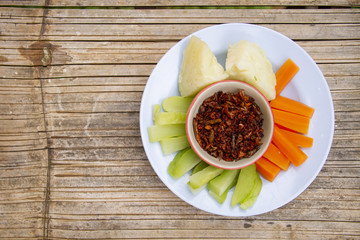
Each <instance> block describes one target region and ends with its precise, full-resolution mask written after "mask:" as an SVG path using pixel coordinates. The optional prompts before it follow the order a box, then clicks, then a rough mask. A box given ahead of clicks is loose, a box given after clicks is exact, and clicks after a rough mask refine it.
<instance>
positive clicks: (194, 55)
mask: <svg viewBox="0 0 360 240" xmlns="http://www.w3.org/2000/svg"><path fill="white" fill-rule="evenodd" d="M227 77H228V75H227V74H226V73H225V71H224V68H223V67H222V66H221V65H220V64H219V63H218V61H217V59H216V57H215V55H214V54H213V53H212V51H211V49H210V48H209V46H208V45H207V44H206V43H205V42H203V41H202V40H200V39H199V38H197V37H195V36H192V37H191V38H190V41H189V43H188V45H187V46H186V49H185V51H184V55H183V61H182V65H181V69H180V75H179V91H180V94H181V96H182V97H189V96H195V95H196V94H197V93H198V92H200V91H201V90H202V89H203V88H205V87H206V86H208V85H210V84H212V83H214V82H217V81H220V80H224V79H226V78H227Z"/></svg>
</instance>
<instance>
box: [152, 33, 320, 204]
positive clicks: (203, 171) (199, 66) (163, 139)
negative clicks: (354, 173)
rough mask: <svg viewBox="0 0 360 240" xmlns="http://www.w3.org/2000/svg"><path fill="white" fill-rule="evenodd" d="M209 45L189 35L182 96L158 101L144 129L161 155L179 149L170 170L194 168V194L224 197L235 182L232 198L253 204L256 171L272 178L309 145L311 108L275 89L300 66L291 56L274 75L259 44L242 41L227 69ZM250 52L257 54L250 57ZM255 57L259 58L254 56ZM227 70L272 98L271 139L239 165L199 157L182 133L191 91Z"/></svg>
mask: <svg viewBox="0 0 360 240" xmlns="http://www.w3.org/2000/svg"><path fill="white" fill-rule="evenodd" d="M193 39H195V40H193ZM209 50H210V48H208V47H207V45H206V44H205V43H204V42H202V41H201V40H200V39H197V38H196V37H192V38H191V39H190V41H189V44H188V47H187V48H186V50H185V51H184V57H183V63H182V66H181V73H180V75H179V91H180V93H181V95H182V96H181V97H179V96H172V97H169V98H167V99H165V100H164V101H163V103H162V108H163V109H164V111H161V107H160V105H156V106H154V111H153V115H154V123H155V125H154V126H152V127H150V128H149V129H148V133H149V138H150V141H151V142H156V141H160V144H161V148H162V150H163V153H164V154H165V155H166V154H170V153H174V152H178V153H177V154H176V156H175V158H174V159H173V161H172V162H171V163H170V164H169V167H168V173H169V174H170V175H171V176H172V177H174V178H179V177H181V176H183V175H184V174H185V173H187V172H189V171H190V170H192V173H191V175H190V177H189V182H188V187H189V188H190V190H191V191H192V192H193V193H194V194H197V193H198V192H199V191H201V190H203V189H204V188H206V187H207V189H208V191H209V194H210V195H211V196H212V197H214V199H215V200H217V201H218V202H219V203H223V202H224V200H225V199H226V197H227V193H228V191H229V190H230V189H231V188H233V187H234V186H235V189H234V194H233V196H232V201H231V204H232V206H235V205H236V204H237V203H240V207H241V208H242V209H246V208H248V207H250V206H252V205H253V203H254V202H255V201H256V199H257V196H258V195H259V194H260V192H261V188H262V181H261V178H260V176H259V173H260V174H261V175H262V176H263V177H264V178H265V179H267V180H269V181H273V180H274V179H275V178H276V176H277V175H278V174H279V172H280V170H284V171H286V170H287V169H288V168H289V166H290V164H291V163H293V164H294V165H295V166H299V165H301V164H302V163H303V162H304V161H305V160H306V158H307V156H306V155H305V153H304V152H303V151H302V150H301V149H300V147H311V146H312V138H310V137H307V136H305V135H303V134H306V133H307V131H308V127H309V123H310V118H311V116H312V114H313V112H314V109H312V108H311V107H309V106H306V105H304V104H302V103H300V102H297V101H294V100H292V99H289V98H285V97H282V96H280V95H279V94H280V93H281V91H282V89H283V88H284V87H285V86H286V85H287V83H288V82H289V81H290V80H291V79H292V77H293V76H294V75H295V74H296V73H297V71H298V70H299V69H298V68H297V66H296V64H295V63H293V62H292V61H291V60H290V59H289V60H288V61H286V62H285V63H284V64H283V66H282V67H281V68H280V69H279V71H278V72H277V73H276V75H275V74H273V73H272V66H271V63H270V62H269V61H268V60H267V58H266V55H264V52H263V51H262V50H261V49H259V47H258V46H257V45H254V44H249V43H248V42H246V41H245V42H244V41H240V42H239V43H237V44H235V45H234V46H232V47H230V48H229V52H228V58H227V60H226V71H225V70H224V69H223V68H222V66H221V65H220V64H218V63H217V61H215V60H216V58H215V56H214V55H213V54H212V53H211V50H210V51H209ZM236 52H237V53H239V52H240V53H244V54H241V55H244V56H241V57H237V56H236ZM238 55H240V54H238ZM251 56H257V57H255V60H254V57H253V58H252V57H251ZM264 56H265V57H264ZM256 58H258V59H260V60H259V61H256ZM251 62H253V64H251ZM269 64H270V65H269ZM243 68H244V69H245V70H244V69H243ZM228 69H230V70H229V71H228ZM269 69H271V72H270V71H269ZM258 72H260V74H258ZM271 73H272V74H273V75H274V78H276V82H274V81H273V79H274V78H273V77H272V74H271ZM209 76H212V77H209ZM229 76H231V78H232V79H237V80H240V81H245V82H248V83H250V84H252V85H253V86H255V87H257V88H258V89H259V90H260V91H262V92H263V94H264V95H265V96H266V97H267V98H268V100H272V101H270V105H271V106H272V108H273V114H274V119H275V123H276V126H275V130H274V136H273V140H272V144H271V145H270V146H269V148H268V150H267V151H266V153H265V154H264V156H263V157H262V158H260V159H259V160H258V161H257V162H256V163H255V164H253V165H250V166H248V167H246V168H243V169H241V170H223V169H219V168H216V167H213V166H211V165H208V164H207V163H205V162H203V161H202V160H201V159H200V158H199V157H198V156H197V155H196V154H195V153H194V151H193V150H192V149H191V148H190V147H189V143H188V141H187V138H186V135H185V126H184V124H185V119H186V111H187V108H188V107H189V105H190V103H191V100H192V97H193V96H194V95H196V93H197V92H199V91H200V90H201V89H202V88H204V87H206V86H207V85H209V84H211V83H213V82H216V81H220V80H223V79H226V78H229ZM269 76H270V77H269ZM267 80H268V81H267Z"/></svg>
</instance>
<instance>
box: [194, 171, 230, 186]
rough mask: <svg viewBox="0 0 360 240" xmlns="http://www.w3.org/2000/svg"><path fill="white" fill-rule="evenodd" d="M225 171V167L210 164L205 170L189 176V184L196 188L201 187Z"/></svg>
mask: <svg viewBox="0 0 360 240" xmlns="http://www.w3.org/2000/svg"><path fill="white" fill-rule="evenodd" d="M223 171H224V169H221V168H217V167H214V166H208V167H206V168H204V169H203V170H201V171H199V172H197V173H195V174H193V175H191V176H190V178H189V185H190V186H191V187H192V188H194V189H196V188H199V187H201V186H202V185H204V184H206V183H208V182H209V181H210V180H211V179H213V178H214V177H216V176H218V175H219V174H221V173H222V172H223Z"/></svg>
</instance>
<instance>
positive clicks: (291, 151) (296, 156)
mask: <svg viewBox="0 0 360 240" xmlns="http://www.w3.org/2000/svg"><path fill="white" fill-rule="evenodd" d="M272 141H273V142H274V143H275V145H276V146H277V147H278V148H279V150H280V151H281V152H282V153H283V154H284V155H285V156H286V157H287V158H288V159H289V160H290V162H292V163H293V164H294V165H295V166H296V167H298V166H300V165H301V164H303V163H304V162H305V160H306V159H307V158H308V156H307V155H306V154H305V153H304V152H303V151H301V149H300V148H298V147H297V146H296V145H294V144H293V143H292V142H291V141H290V140H289V139H288V137H286V136H285V135H284V134H282V132H281V130H280V129H279V127H278V126H276V125H275V126H274V135H273V138H272Z"/></svg>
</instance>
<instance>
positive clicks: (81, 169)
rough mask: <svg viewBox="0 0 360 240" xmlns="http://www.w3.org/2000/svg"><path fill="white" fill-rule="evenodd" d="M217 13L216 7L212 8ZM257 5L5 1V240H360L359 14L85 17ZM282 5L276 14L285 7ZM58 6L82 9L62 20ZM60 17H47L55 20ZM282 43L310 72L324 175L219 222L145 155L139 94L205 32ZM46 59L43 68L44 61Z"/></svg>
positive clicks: (1, 34) (1, 52)
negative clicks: (322, 98)
mask: <svg viewBox="0 0 360 240" xmlns="http://www.w3.org/2000/svg"><path fill="white" fill-rule="evenodd" d="M215 2H216V4H215ZM145 3H153V4H154V5H157V6H163V7H166V6H175V5H176V6H177V5H180V6H189V5H197V6H210V5H214V4H215V5H217V4H220V5H223V6H229V5H237V4H239V3H240V4H243V5H254V4H253V3H250V1H213V2H210V1H180V2H177V3H175V2H174V1H65V0H62V1H45V0H44V1H40V0H38V1H1V2H0V5H3V6H4V5H29V6H44V5H47V6H48V7H50V8H45V9H43V8H39V7H33V8H32V7H28V8H21V7H3V8H1V9H0V13H1V14H0V42H1V44H0V216H1V217H0V238H3V239H12V238H14V239H15V238H16V239H31V238H32V239H39V238H45V239H64V238H83V239H89V238H94V239H109V238H117V239H124V238H146V239H151V238H166V237H171V238H192V239H193V238H202V239H204V238H220V239H221V238H222V239H223V238H245V239H249V238H266V239H277V238H282V239H359V238H360V230H359V229H360V200H359V199H360V180H359V175H360V144H359V143H360V121H359V118H360V112H359V110H360V108H359V107H360V104H359V102H360V101H359V100H360V70H359V69H360V10H359V9H357V8H336V6H351V5H359V2H358V1H335V0H334V1H318V3H317V4H318V5H320V6H333V7H334V8H330V9H313V8H308V9H286V8H285V7H284V6H285V5H286V4H288V5H297V6H311V7H313V6H314V1H271V0H268V1H262V4H261V5H266V4H268V5H282V8H281V9H278V8H275V9H154V8H153V9H152V8H150V9H148V8H146V9H143V8H139V9H111V8H109V9H107V8H102V9H94V8H90V9H83V8H82V7H84V6H120V7H121V6H143V5H146V4H145ZM279 3H282V4H279ZM63 4H71V5H72V6H80V8H73V9H68V8H56V7H58V6H62V5H63ZM52 6H53V7H55V8H51V7H52ZM227 22H248V23H254V24H259V25H262V26H266V27H269V28H272V29H274V30H277V31H279V32H281V33H283V34H285V35H287V36H289V37H291V38H292V39H294V40H295V41H296V42H297V43H298V44H300V45H301V46H302V47H303V48H304V49H305V50H306V51H308V52H309V54H310V55H311V56H312V57H313V58H314V60H315V61H316V62H317V63H318V65H319V67H320V68H321V70H322V71H323V73H324V75H325V77H326V80H327V81H328V84H329V86H330V89H331V93H332V97H333V100H334V107H335V118H336V119H335V120H336V123H335V124H336V126H335V135H334V141H333V145H332V148H331V151H330V154H329V157H328V159H327V161H326V164H325V166H324V168H323V169H322V171H321V172H320V174H319V176H318V177H317V178H316V179H315V181H314V182H313V183H312V184H311V185H310V187H309V188H308V189H307V190H306V191H305V192H303V193H302V194H301V195H300V196H299V197H297V198H296V199H295V200H294V201H292V202H290V203H288V204H286V205H285V206H283V207H281V208H280V209H277V210H275V211H272V212H270V213H266V214H263V215H259V216H253V217H247V218H230V217H221V216H216V215H212V214H208V213H205V212H203V211H201V210H198V209H196V208H194V207H192V206H190V205H188V204H187V203H185V202H183V201H182V200H181V199H179V198H178V197H177V196H175V195H174V194H173V193H172V192H171V191H169V190H168V189H167V188H166V187H165V186H164V184H163V183H162V182H161V181H160V179H159V178H158V177H157V176H156V174H155V172H154V171H153V170H152V168H151V166H150V164H149V162H148V160H147V157H146V155H145V152H144V150H143V147H142V143H141V137H140V132H139V107H140V101H141V96H142V91H143V89H144V86H145V84H146V82H147V79H148V76H149V74H150V73H151V71H152V69H153V68H154V66H155V65H156V63H157V62H158V60H159V59H160V58H161V56H162V55H163V54H164V53H165V52H166V51H167V50H168V49H170V48H171V47H172V46H173V45H174V44H175V43H176V42H177V41H178V40H180V39H181V38H182V37H184V36H187V35H188V34H190V33H192V32H194V31H196V30H199V29H201V28H204V27H207V26H211V25H213V24H219V23H227ZM44 48H46V49H47V51H48V53H49V55H50V57H45V58H44Z"/></svg>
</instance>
